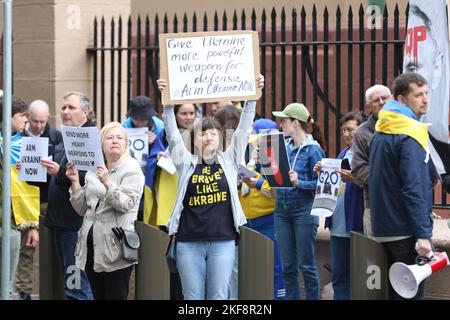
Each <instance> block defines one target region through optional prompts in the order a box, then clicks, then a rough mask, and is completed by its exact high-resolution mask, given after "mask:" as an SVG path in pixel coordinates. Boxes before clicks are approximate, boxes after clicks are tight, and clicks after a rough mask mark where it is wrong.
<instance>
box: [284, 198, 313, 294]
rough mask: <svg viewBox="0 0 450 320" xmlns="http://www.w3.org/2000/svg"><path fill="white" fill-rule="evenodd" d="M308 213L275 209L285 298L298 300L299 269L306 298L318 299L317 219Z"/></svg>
mask: <svg viewBox="0 0 450 320" xmlns="http://www.w3.org/2000/svg"><path fill="white" fill-rule="evenodd" d="M285 208H286V207H285ZM309 212H310V210H303V211H300V212H293V211H290V210H287V209H283V208H282V207H281V206H279V207H277V209H276V211H275V232H276V235H277V240H278V247H279V249H280V253H281V259H282V261H283V267H284V285H285V287H286V299H288V300H299V299H300V285H299V269H300V271H301V272H302V274H303V279H304V282H305V289H306V299H308V300H319V299H320V280H319V272H318V271H317V265H316V257H315V253H314V250H315V246H316V234H317V227H318V223H319V221H318V220H319V219H318V217H314V216H311V215H310V214H309Z"/></svg>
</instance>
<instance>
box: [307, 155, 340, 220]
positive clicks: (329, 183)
mask: <svg viewBox="0 0 450 320" xmlns="http://www.w3.org/2000/svg"><path fill="white" fill-rule="evenodd" d="M341 162H342V160H341V159H328V158H324V159H322V160H321V161H320V163H321V170H320V173H319V179H318V180H317V188H316V196H315V198H314V203H313V206H312V210H311V214H312V215H314V216H319V217H329V216H331V215H332V214H333V212H334V209H335V208H336V204H337V197H338V192H339V186H340V184H341V175H340V174H339V173H338V172H336V170H338V169H340V168H341Z"/></svg>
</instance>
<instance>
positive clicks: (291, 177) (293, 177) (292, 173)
mask: <svg viewBox="0 0 450 320" xmlns="http://www.w3.org/2000/svg"><path fill="white" fill-rule="evenodd" d="M289 180H290V181H291V183H292V185H293V186H294V187H297V186H298V174H297V172H296V171H295V170H289Z"/></svg>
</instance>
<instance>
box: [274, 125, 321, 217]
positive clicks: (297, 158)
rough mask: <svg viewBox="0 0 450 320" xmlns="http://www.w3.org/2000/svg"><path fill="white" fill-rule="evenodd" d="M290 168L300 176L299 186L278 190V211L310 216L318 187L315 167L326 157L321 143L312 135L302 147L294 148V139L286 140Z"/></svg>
mask: <svg viewBox="0 0 450 320" xmlns="http://www.w3.org/2000/svg"><path fill="white" fill-rule="evenodd" d="M286 147H287V153H288V158H289V164H290V166H291V167H292V166H294V167H293V169H294V170H295V171H296V172H297V175H298V185H297V187H295V188H287V189H277V195H276V198H277V202H276V207H277V209H276V211H279V210H278V209H279V208H281V207H282V208H283V210H285V211H292V212H304V213H305V214H309V213H310V211H311V208H312V204H313V202H314V196H315V193H316V186H317V175H316V173H315V172H314V170H313V168H314V165H315V164H316V163H317V162H318V161H320V160H321V159H322V158H323V157H324V155H325V154H324V152H323V150H322V149H321V148H320V145H319V143H317V141H316V140H314V139H313V137H312V136H311V135H309V134H308V135H307V136H306V139H305V141H303V143H302V144H301V145H300V146H294V141H293V139H288V140H286Z"/></svg>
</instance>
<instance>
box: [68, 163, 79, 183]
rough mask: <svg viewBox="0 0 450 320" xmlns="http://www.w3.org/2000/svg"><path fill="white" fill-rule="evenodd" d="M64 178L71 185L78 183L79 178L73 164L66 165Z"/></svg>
mask: <svg viewBox="0 0 450 320" xmlns="http://www.w3.org/2000/svg"><path fill="white" fill-rule="evenodd" d="M66 177H67V178H68V179H69V180H70V182H71V183H72V184H77V183H78V184H79V183H80V176H79V175H78V170H77V169H75V167H74V166H73V163H72V162H70V161H69V162H68V163H67V167H66Z"/></svg>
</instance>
